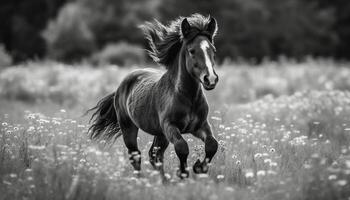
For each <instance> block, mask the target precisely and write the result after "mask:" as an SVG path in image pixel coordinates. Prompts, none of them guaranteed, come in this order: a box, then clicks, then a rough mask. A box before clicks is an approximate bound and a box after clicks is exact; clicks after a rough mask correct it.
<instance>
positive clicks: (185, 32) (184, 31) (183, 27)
mask: <svg viewBox="0 0 350 200" xmlns="http://www.w3.org/2000/svg"><path fill="white" fill-rule="evenodd" d="M190 31H191V25H190V23H188V21H187V18H185V19H183V20H182V23H181V33H182V36H183V37H186V36H187V35H188V33H190Z"/></svg>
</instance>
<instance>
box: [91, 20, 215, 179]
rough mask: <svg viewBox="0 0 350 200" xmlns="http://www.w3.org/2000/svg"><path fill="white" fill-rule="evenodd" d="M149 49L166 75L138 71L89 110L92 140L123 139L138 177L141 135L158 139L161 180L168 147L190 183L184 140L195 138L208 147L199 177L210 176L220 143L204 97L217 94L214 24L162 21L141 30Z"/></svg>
mask: <svg viewBox="0 0 350 200" xmlns="http://www.w3.org/2000/svg"><path fill="white" fill-rule="evenodd" d="M142 29H143V31H144V33H145V35H146V38H147V40H148V42H149V44H150V47H151V50H150V51H149V54H150V56H151V57H152V58H153V59H154V61H156V62H157V63H159V64H161V65H163V66H165V68H166V70H167V71H166V72H165V73H162V72H161V71H159V70H155V69H140V70H136V71H134V72H132V73H130V74H129V75H128V76H127V77H126V78H125V79H124V80H123V81H122V82H121V84H120V86H119V88H118V89H117V91H116V92H114V93H112V94H110V95H108V96H106V97H104V98H103V99H102V100H100V102H99V103H98V104H97V105H96V107H94V108H92V109H91V110H95V113H94V114H93V116H92V118H91V119H92V120H93V124H92V126H91V127H90V129H89V132H90V134H91V138H93V139H95V138H104V139H113V138H117V137H118V136H121V135H122V136H123V139H124V142H125V145H126V147H127V148H128V152H129V154H130V160H131V164H132V165H133V167H134V169H135V170H136V172H139V171H140V170H141V156H140V150H139V149H138V146H137V134H138V129H142V130H143V131H145V132H147V133H149V134H151V135H153V136H154V140H153V144H152V146H151V148H150V150H149V157H150V163H151V164H152V165H153V166H154V167H155V168H156V169H158V170H160V172H161V173H162V174H163V173H164V171H163V165H162V163H163V155H164V152H165V150H166V148H167V147H168V145H169V142H171V143H172V144H174V147H175V152H176V155H177V156H178V158H179V160H180V168H179V170H178V171H177V175H178V176H179V177H180V178H184V177H188V176H189V171H188V169H187V156H188V154H189V149H188V145H187V142H186V141H185V140H184V138H183V137H182V135H181V134H184V133H191V134H192V135H194V136H195V137H197V138H199V139H201V140H202V141H203V142H204V143H205V159H204V160H203V161H199V160H197V162H196V163H195V164H194V166H193V171H194V172H195V173H206V172H207V171H208V163H210V161H211V160H212V158H213V156H214V155H215V153H216V151H217V148H218V143H217V141H216V140H215V138H214V136H213V134H212V131H211V127H210V125H209V122H208V119H207V116H208V110H209V108H208V103H207V101H206V98H205V96H204V94H203V91H202V86H203V87H204V89H206V90H212V89H214V87H215V85H216V83H217V82H218V76H217V74H216V73H215V71H214V68H213V67H214V54H215V47H214V45H213V39H214V37H215V34H216V32H217V23H216V20H215V19H214V18H212V17H204V16H202V15H199V14H195V15H192V16H190V17H188V18H182V17H181V18H179V19H177V20H175V21H172V22H171V23H170V25H169V26H164V25H163V24H161V23H160V22H158V21H156V20H155V21H154V22H153V23H150V22H148V23H146V24H145V25H144V26H142Z"/></svg>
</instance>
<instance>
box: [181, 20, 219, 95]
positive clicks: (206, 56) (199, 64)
mask: <svg viewBox="0 0 350 200" xmlns="http://www.w3.org/2000/svg"><path fill="white" fill-rule="evenodd" d="M216 31H217V23H216V20H215V19H214V18H210V21H209V23H208V25H207V28H206V30H205V31H199V30H198V29H197V28H196V27H191V25H190V23H189V22H188V21H187V19H186V18H185V19H184V20H183V21H182V23H181V32H182V35H183V39H184V43H183V51H185V52H184V54H185V60H186V61H185V63H186V69H187V72H188V73H189V74H190V75H191V76H192V77H193V78H195V79H197V80H198V81H199V82H200V83H201V84H202V85H203V87H204V89H206V90H212V89H214V88H215V86H216V84H217V82H218V80H219V78H218V75H217V74H216V73H215V69H214V65H215V47H214V45H213V43H212V41H213V39H214V36H215V34H216Z"/></svg>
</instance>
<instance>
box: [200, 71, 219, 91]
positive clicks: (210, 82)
mask: <svg viewBox="0 0 350 200" xmlns="http://www.w3.org/2000/svg"><path fill="white" fill-rule="evenodd" d="M218 81H219V77H218V75H215V77H214V78H211V79H210V78H209V77H208V75H205V76H204V80H203V83H202V85H203V87H204V89H205V90H212V89H214V88H215V86H216V84H217V83H218Z"/></svg>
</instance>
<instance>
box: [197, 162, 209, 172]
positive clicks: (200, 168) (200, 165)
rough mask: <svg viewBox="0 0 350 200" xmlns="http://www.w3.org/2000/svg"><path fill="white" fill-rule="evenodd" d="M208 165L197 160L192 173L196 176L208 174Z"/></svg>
mask: <svg viewBox="0 0 350 200" xmlns="http://www.w3.org/2000/svg"><path fill="white" fill-rule="evenodd" d="M208 169H209V167H208V165H207V164H206V163H205V162H201V161H200V160H199V159H198V160H197V161H196V162H195V163H194V165H193V172H194V173H196V174H205V173H207V172H208Z"/></svg>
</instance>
